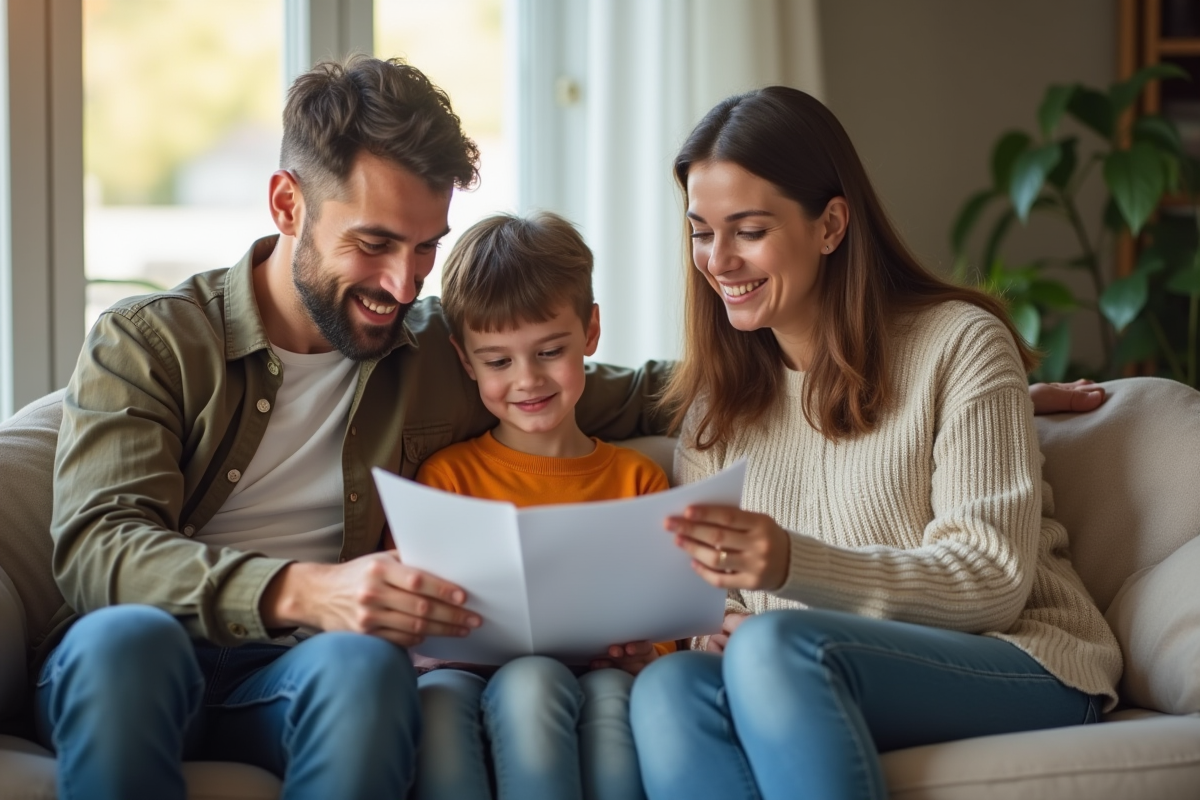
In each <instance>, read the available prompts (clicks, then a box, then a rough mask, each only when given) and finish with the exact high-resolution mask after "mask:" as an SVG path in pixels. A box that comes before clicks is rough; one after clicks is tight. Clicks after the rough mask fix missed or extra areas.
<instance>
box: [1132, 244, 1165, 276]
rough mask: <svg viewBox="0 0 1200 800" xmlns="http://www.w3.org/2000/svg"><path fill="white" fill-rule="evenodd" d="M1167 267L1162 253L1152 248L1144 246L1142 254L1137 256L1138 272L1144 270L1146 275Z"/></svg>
mask: <svg viewBox="0 0 1200 800" xmlns="http://www.w3.org/2000/svg"><path fill="white" fill-rule="evenodd" d="M1166 268H1167V262H1166V260H1165V259H1164V258H1163V257H1162V253H1160V252H1158V251H1157V250H1155V249H1154V248H1146V249H1145V250H1143V251H1142V254H1141V255H1139V256H1138V260H1137V267H1135V269H1137V271H1138V272H1144V273H1146V274H1147V275H1153V274H1154V273H1156V272H1162V271H1163V270H1164V269H1166Z"/></svg>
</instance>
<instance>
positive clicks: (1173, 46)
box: [1158, 37, 1200, 56]
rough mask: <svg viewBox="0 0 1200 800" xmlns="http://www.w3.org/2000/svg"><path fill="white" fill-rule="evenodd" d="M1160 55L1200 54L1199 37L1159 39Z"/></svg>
mask: <svg viewBox="0 0 1200 800" xmlns="http://www.w3.org/2000/svg"><path fill="white" fill-rule="evenodd" d="M1158 54H1159V55H1160V56H1200V37H1193V38H1188V39H1159V40H1158Z"/></svg>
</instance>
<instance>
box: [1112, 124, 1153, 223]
mask: <svg viewBox="0 0 1200 800" xmlns="http://www.w3.org/2000/svg"><path fill="white" fill-rule="evenodd" d="M1104 182H1105V183H1107V184H1108V190H1109V191H1110V192H1112V195H1113V199H1114V200H1115V201H1116V203H1117V207H1118V208H1119V209H1121V216H1122V217H1123V218H1124V219H1125V222H1126V224H1128V225H1129V229H1130V230H1131V231H1133V234H1134V235H1135V236H1136V235H1137V234H1138V232H1139V231H1141V229H1142V226H1143V225H1145V224H1146V220H1147V219H1149V218H1150V214H1151V213H1153V211H1154V207H1155V206H1156V205H1158V201H1159V198H1161V197H1162V194H1163V189H1164V188H1165V185H1166V176H1164V175H1163V165H1162V159H1161V158H1160V157H1159V155H1158V151H1157V150H1156V149H1155V148H1154V147H1153V146H1151V145H1148V144H1146V143H1145V142H1138V143H1137V144H1135V145H1134V146H1133V147H1131V148H1129V149H1128V150H1117V151H1115V152H1112V153H1109V154H1108V156H1106V157H1105V159H1104Z"/></svg>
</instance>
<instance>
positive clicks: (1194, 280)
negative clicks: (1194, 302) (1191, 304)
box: [1167, 266, 1200, 297]
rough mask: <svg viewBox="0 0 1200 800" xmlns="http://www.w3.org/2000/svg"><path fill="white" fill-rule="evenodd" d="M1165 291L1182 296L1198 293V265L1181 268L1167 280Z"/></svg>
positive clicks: (1199, 268)
mask: <svg viewBox="0 0 1200 800" xmlns="http://www.w3.org/2000/svg"><path fill="white" fill-rule="evenodd" d="M1167 291H1168V292H1170V293H1171V294H1181V295H1183V296H1184V297H1191V296H1192V295H1200V267H1195V266H1193V267H1188V268H1187V269H1181V270H1179V271H1178V272H1176V273H1175V274H1174V275H1172V276H1171V278H1170V280H1168V281H1167Z"/></svg>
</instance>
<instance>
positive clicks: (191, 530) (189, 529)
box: [183, 525, 196, 539]
mask: <svg viewBox="0 0 1200 800" xmlns="http://www.w3.org/2000/svg"><path fill="white" fill-rule="evenodd" d="M183 535H184V536H186V537H188V538H189V539H190V538H191V537H193V536H195V535H196V526H195V525H184V526H183Z"/></svg>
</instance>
